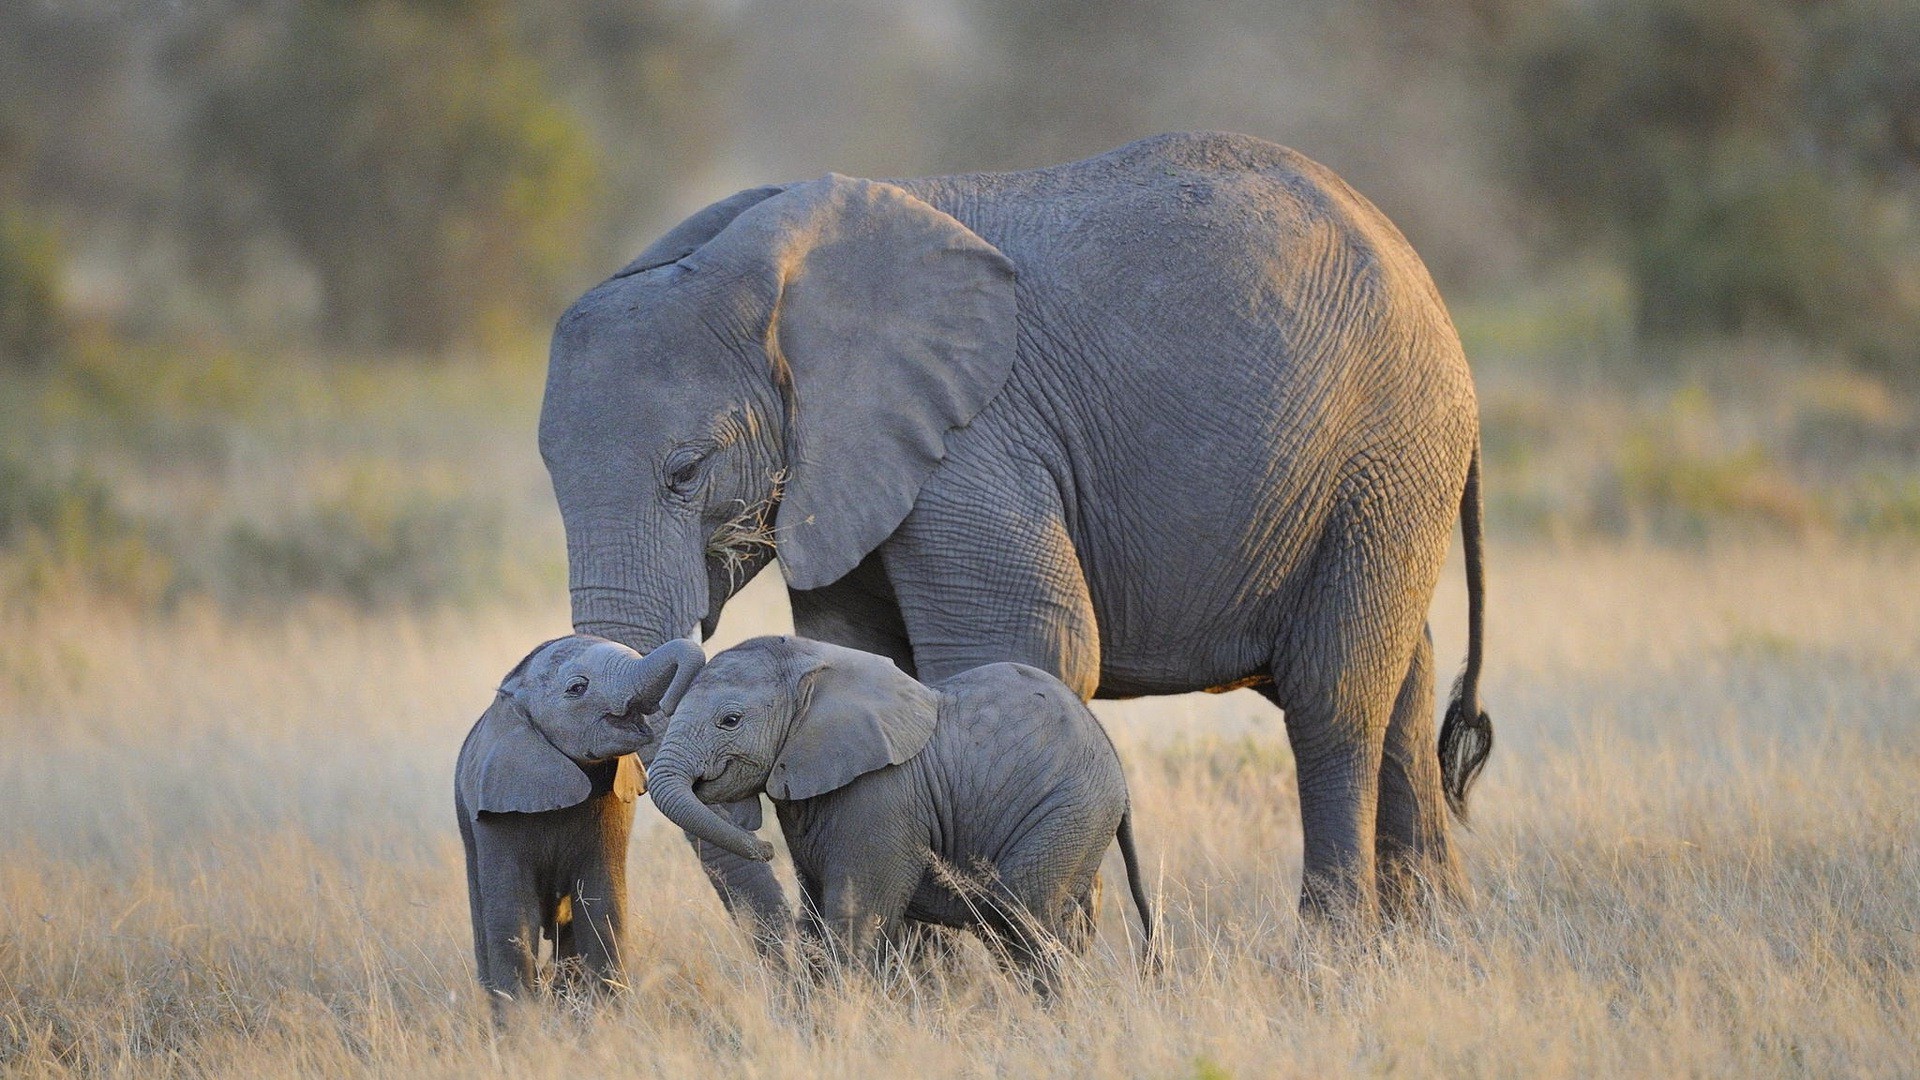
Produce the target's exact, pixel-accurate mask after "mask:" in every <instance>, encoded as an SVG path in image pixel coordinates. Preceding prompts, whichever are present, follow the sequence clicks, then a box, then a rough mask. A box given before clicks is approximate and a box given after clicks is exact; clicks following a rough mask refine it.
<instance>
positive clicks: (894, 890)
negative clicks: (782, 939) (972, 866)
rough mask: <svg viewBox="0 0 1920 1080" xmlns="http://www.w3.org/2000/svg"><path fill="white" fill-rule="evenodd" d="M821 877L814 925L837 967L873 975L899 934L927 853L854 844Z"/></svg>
mask: <svg viewBox="0 0 1920 1080" xmlns="http://www.w3.org/2000/svg"><path fill="white" fill-rule="evenodd" d="M842 854H843V856H845V857H844V858H842V859H841V860H839V861H838V862H837V863H836V865H834V866H833V867H831V868H829V870H828V871H827V872H826V873H823V874H822V875H821V888H820V905H819V906H820V912H819V915H820V920H821V922H822V924H823V925H824V926H825V929H826V932H827V937H828V940H829V946H830V952H831V953H832V954H833V955H834V956H835V957H836V958H837V959H838V960H839V961H840V962H841V963H861V964H865V965H866V966H867V967H868V969H869V970H872V971H876V972H877V971H879V970H880V969H881V967H882V966H883V965H884V964H885V962H886V960H887V958H888V956H889V954H890V953H891V952H892V951H893V950H894V948H895V947H896V946H898V945H899V943H900V941H901V939H902V936H903V934H904V932H905V929H904V928H905V926H906V914H907V905H908V903H910V902H911V901H912V899H913V890H914V888H915V887H916V886H917V885H919V883H920V877H921V875H922V874H923V873H924V872H925V870H926V863H927V860H928V859H929V858H930V857H931V856H930V855H929V854H928V853H925V852H921V853H916V854H914V855H907V854H905V853H902V852H900V851H897V850H893V851H890V850H885V848H884V847H871V848H870V847H869V846H868V845H857V846H856V849H855V850H849V851H846V852H843V853H842Z"/></svg>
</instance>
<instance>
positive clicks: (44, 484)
mask: <svg viewBox="0 0 1920 1080" xmlns="http://www.w3.org/2000/svg"><path fill="white" fill-rule="evenodd" d="M0 554H4V556H5V557H4V558H3V559H0V584H4V587H5V592H6V594H7V595H8V596H9V597H10V598H14V599H24V600H27V601H34V600H39V599H44V598H46V597H49V596H55V595H60V594H66V593H71V592H73V591H76V590H78V589H85V590H87V591H89V592H93V593H104V594H107V595H112V596H115V597H119V598H122V599H125V600H128V601H130V602H132V603H135V604H137V605H143V606H144V605H151V604H156V603H160V602H163V601H165V600H167V599H169V598H170V597H172V596H173V595H174V594H175V591H176V589H177V587H178V586H179V584H180V581H179V579H178V577H177V575H176V573H175V566H174V562H173V560H172V559H171V558H170V557H169V555H168V554H167V553H166V552H165V551H164V550H163V547H162V545H161V544H160V543H159V542H158V540H157V538H156V536H155V534H154V532H153V530H152V529H151V528H149V527H148V526H147V525H146V524H145V523H143V522H141V521H139V520H137V519H136V518H134V517H133V516H132V515H130V514H129V513H127V511H126V510H125V509H124V508H122V506H121V505H120V501H119V499H118V498H117V497H116V496H115V495H114V492H113V489H112V488H110V487H108V486H107V484H106V483H105V482H103V481H102V480H100V479H99V478H97V477H94V476H91V475H88V474H86V473H83V472H76V473H71V474H68V475H65V476H59V477H55V476H51V475H49V474H48V473H47V472H46V471H45V470H44V469H41V468H38V467H36V466H35V465H34V464H32V463H30V462H29V461H28V460H25V459H22V458H19V457H15V456H12V455H7V456H0Z"/></svg>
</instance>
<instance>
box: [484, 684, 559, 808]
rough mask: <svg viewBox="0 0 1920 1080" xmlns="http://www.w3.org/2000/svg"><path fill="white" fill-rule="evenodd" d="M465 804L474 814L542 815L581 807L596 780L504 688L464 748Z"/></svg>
mask: <svg viewBox="0 0 1920 1080" xmlns="http://www.w3.org/2000/svg"><path fill="white" fill-rule="evenodd" d="M456 782H457V783H458V784H459V785H460V795H461V799H462V801H463V802H465V803H466V805H467V807H468V808H469V809H470V810H471V811H472V812H474V813H475V814H483V813H484V814H537V813H541V812H543V811H547V810H560V809H564V808H565V807H569V806H577V805H579V804H580V803H583V802H585V801H587V797H588V796H589V795H592V794H593V782H592V781H591V780H589V779H587V774H586V773H584V772H582V771H581V770H580V766H578V765H575V764H574V763H573V759H571V758H569V757H567V755H565V754H563V753H561V752H560V751H559V750H558V749H557V748H555V746H554V745H553V744H552V743H550V742H548V741H547V739H546V736H544V735H542V734H540V732H539V731H537V730H535V729H534V726H533V719H532V718H531V717H529V716H528V715H527V713H526V710H525V709H523V708H521V707H520V704H519V703H518V702H516V701H514V699H513V696H512V695H511V694H508V693H505V692H502V693H500V694H498V695H496V696H495V697H494V699H493V705H492V706H491V707H490V708H488V709H487V711H486V714H485V715H483V716H482V717H481V718H480V722H479V723H478V724H476V725H474V728H473V733H472V734H470V735H468V736H467V743H466V745H465V746H463V747H461V748H460V765H459V776H458V778H457V781H456Z"/></svg>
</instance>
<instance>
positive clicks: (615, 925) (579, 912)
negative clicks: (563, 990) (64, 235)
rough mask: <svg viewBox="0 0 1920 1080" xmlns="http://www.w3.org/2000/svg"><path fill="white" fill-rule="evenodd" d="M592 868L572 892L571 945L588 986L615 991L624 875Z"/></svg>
mask: <svg viewBox="0 0 1920 1080" xmlns="http://www.w3.org/2000/svg"><path fill="white" fill-rule="evenodd" d="M609 869H610V868H608V867H605V866H596V867H592V868H589V869H587V870H586V871H585V872H583V873H582V874H581V875H580V877H579V878H578V879H577V880H576V882H575V884H574V891H573V943H574V949H575V951H576V952H577V953H578V955H579V957H580V960H581V962H582V963H583V964H584V965H585V967H586V974H587V976H588V985H589V986H591V987H594V988H602V987H604V988H608V989H617V988H619V987H620V986H621V985H622V980H623V978H624V976H623V968H622V967H621V964H622V962H623V957H622V955H621V949H622V947H623V945H624V943H625V940H626V929H627V912H626V882H625V881H624V880H623V879H624V877H625V875H623V874H618V873H610V872H609Z"/></svg>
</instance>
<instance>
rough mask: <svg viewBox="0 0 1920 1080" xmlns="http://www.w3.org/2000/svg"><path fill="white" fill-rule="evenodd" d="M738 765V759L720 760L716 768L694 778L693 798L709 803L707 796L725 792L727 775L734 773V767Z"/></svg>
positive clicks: (727, 758)
mask: <svg viewBox="0 0 1920 1080" xmlns="http://www.w3.org/2000/svg"><path fill="white" fill-rule="evenodd" d="M738 764H740V759H739V758H738V757H726V758H722V759H720V763H719V765H718V766H717V767H716V768H713V769H711V770H709V771H708V772H706V773H704V774H702V775H700V776H696V777H694V780H693V794H694V797H695V798H698V799H699V800H700V801H701V802H708V801H710V800H709V799H708V796H709V795H710V794H712V793H713V792H716V791H719V792H725V791H727V790H728V785H727V783H726V780H727V776H728V774H729V773H732V772H733V771H734V766H736V765H738Z"/></svg>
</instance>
